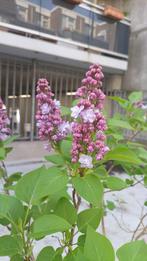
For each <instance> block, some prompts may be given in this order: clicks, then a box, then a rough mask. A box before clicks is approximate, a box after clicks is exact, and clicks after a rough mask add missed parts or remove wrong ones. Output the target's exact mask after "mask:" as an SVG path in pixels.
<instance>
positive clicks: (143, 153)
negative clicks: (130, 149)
mask: <svg viewBox="0 0 147 261" xmlns="http://www.w3.org/2000/svg"><path fill="white" fill-rule="evenodd" d="M138 156H139V157H140V158H141V159H143V160H147V150H145V149H143V148H139V149H138Z"/></svg>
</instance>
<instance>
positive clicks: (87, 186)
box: [72, 174, 103, 207]
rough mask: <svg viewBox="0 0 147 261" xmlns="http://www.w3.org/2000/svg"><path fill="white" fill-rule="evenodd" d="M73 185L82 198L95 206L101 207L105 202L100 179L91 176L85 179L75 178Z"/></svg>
mask: <svg viewBox="0 0 147 261" xmlns="http://www.w3.org/2000/svg"><path fill="white" fill-rule="evenodd" d="M72 183H73V186H74V188H75V189H76V191H77V192H78V193H79V195H80V196H81V197H83V198H84V199H85V200H87V201H88V202H90V203H92V204H93V205H94V206H97V207H100V206H101V204H102V200H103V186H102V184H101V182H100V180H99V178H98V177H96V176H95V175H91V174H88V175H86V176H84V177H73V178H72Z"/></svg>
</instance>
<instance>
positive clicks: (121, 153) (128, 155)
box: [104, 147, 143, 165]
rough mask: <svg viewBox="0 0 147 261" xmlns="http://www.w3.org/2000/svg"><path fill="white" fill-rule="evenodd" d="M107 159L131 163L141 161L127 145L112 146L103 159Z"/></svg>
mask: <svg viewBox="0 0 147 261" xmlns="http://www.w3.org/2000/svg"><path fill="white" fill-rule="evenodd" d="M108 160H116V161H120V162H126V163H132V164H137V165H138V164H139V165H141V164H142V163H143V162H142V161H141V160H140V159H139V158H138V157H137V156H136V154H135V153H134V152H133V151H132V150H130V149H128V148H127V147H126V148H125V147H118V148H114V149H113V150H111V151H109V152H108V153H107V154H106V155H105V157H104V161H108Z"/></svg>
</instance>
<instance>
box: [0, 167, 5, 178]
mask: <svg viewBox="0 0 147 261" xmlns="http://www.w3.org/2000/svg"><path fill="white" fill-rule="evenodd" d="M4 173H5V171H4V169H3V168H1V167H0V179H1V178H2V177H3V176H4Z"/></svg>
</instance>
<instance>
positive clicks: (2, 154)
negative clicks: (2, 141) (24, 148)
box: [0, 147, 6, 160]
mask: <svg viewBox="0 0 147 261" xmlns="http://www.w3.org/2000/svg"><path fill="white" fill-rule="evenodd" d="M5 157H6V150H5V148H4V147H0V160H4V159H5Z"/></svg>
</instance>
